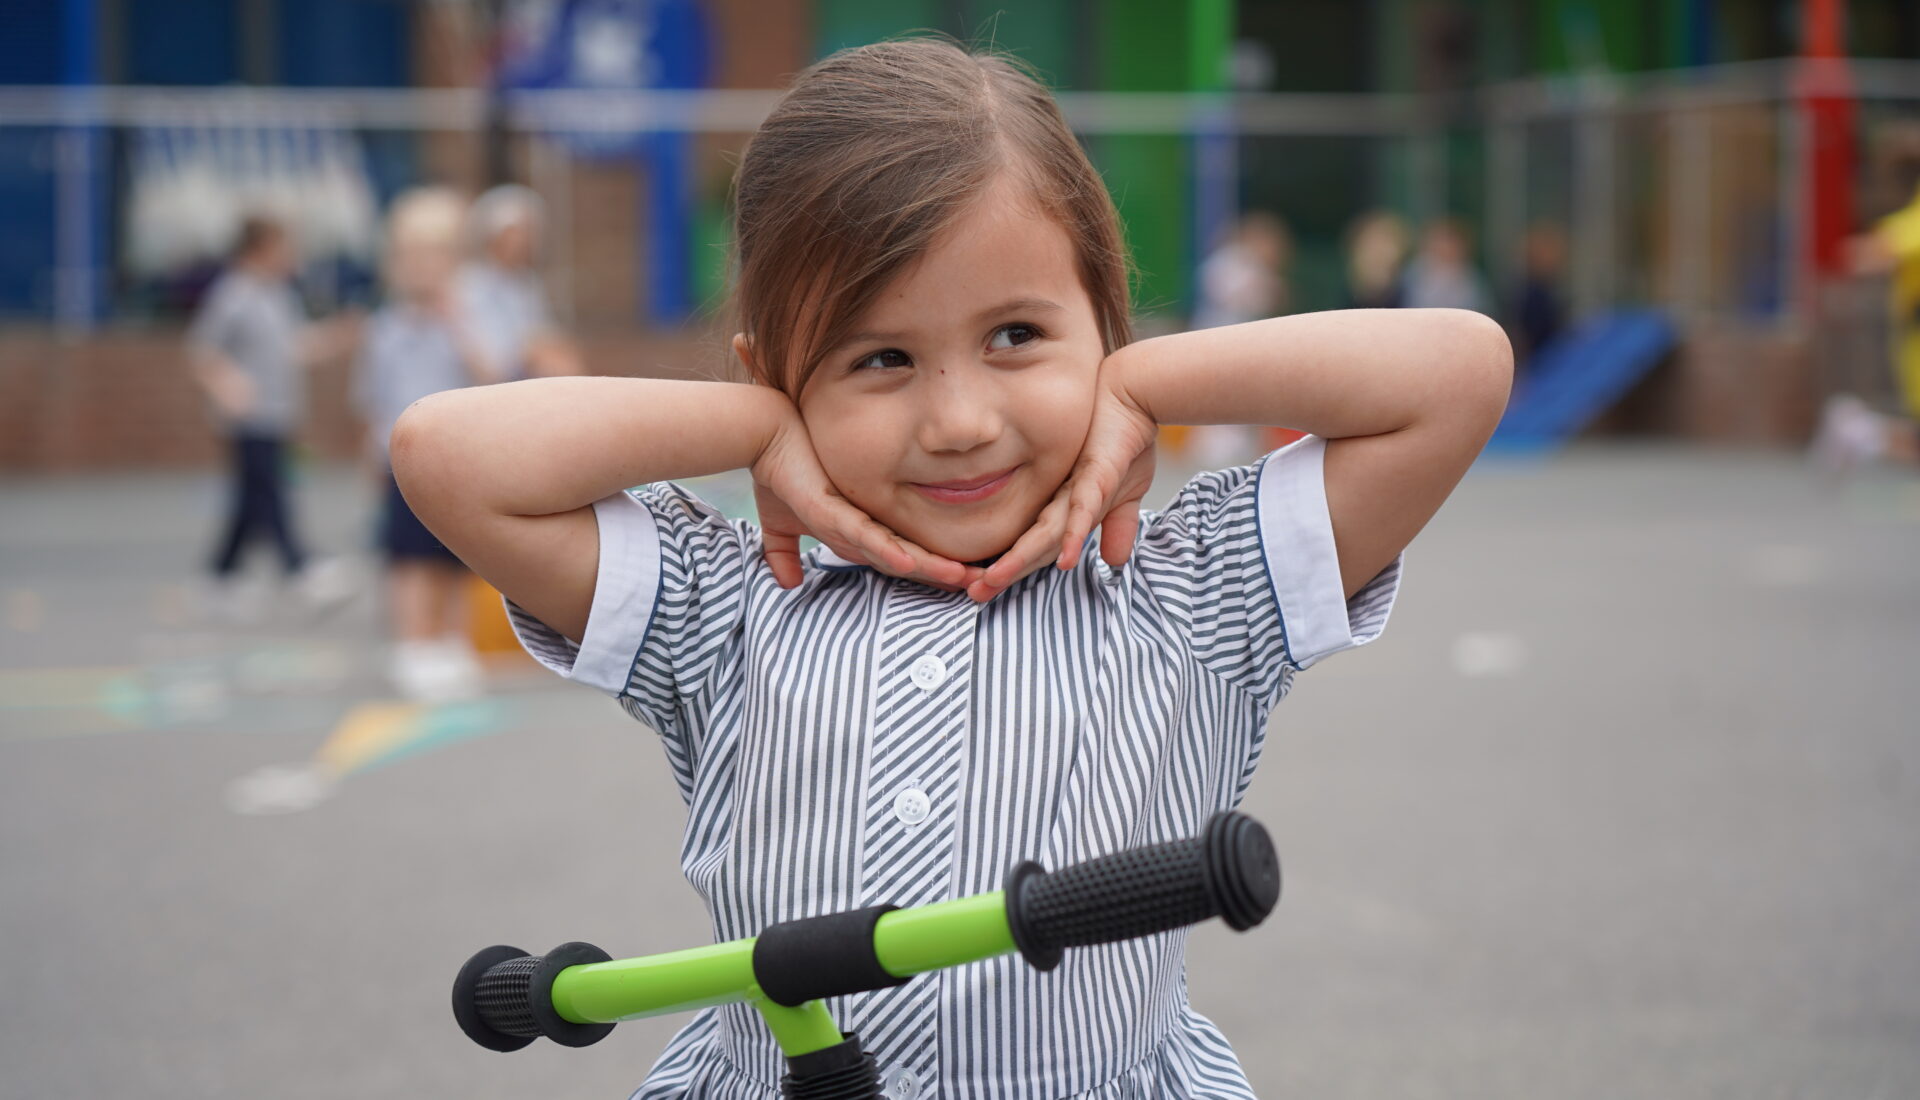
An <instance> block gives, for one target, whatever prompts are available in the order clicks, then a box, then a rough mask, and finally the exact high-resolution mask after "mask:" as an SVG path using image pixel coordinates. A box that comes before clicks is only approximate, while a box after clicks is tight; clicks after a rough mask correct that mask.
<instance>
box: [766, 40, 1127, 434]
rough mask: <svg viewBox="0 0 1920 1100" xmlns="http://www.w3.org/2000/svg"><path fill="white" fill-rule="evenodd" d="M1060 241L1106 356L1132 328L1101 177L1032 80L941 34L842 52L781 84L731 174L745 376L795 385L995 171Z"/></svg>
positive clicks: (1118, 243) (1014, 65) (1121, 254)
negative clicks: (747, 346) (1074, 257)
mask: <svg viewBox="0 0 1920 1100" xmlns="http://www.w3.org/2000/svg"><path fill="white" fill-rule="evenodd" d="M1007 170H1012V171H1017V172H1019V173H1020V175H1021V182H1022V183H1023V184H1025V185H1026V187H1027V191H1028V194H1029V196H1030V199H1031V201H1033V202H1034V203H1035V204H1036V205H1037V206H1038V207H1039V208H1040V210H1041V211H1042V212H1043V213H1045V214H1047V215H1048V216H1051V217H1053V218H1055V219H1057V220H1058V222H1059V224H1060V226H1061V227H1062V228H1063V229H1065V230H1066V231H1067V233H1068V235H1069V236H1070V237H1072V239H1073V241H1074V247H1075V250H1076V252H1077V254H1078V264H1079V269H1080V279H1081V282H1082V284H1083V285H1084V286H1085V288H1086V291H1087V295H1088V297H1089V298H1091V299H1092V300H1093V308H1094V313H1095V315H1096V317H1097V319H1098V321H1099V324H1100V334H1101V339H1102V341H1103V342H1104V344H1105V347H1106V350H1107V351H1112V350H1113V349H1114V348H1117V347H1119V346H1121V345H1122V344H1125V343H1127V342H1128V341H1129V340H1130V339H1132V321H1131V317H1130V313H1129V309H1128V287H1127V276H1128V264H1127V255H1126V247H1125V245H1124V244H1123V242H1122V240H1121V236H1120V220H1119V217H1118V216H1117V215H1116V214H1115V212H1114V207H1113V200H1112V199H1111V198H1110V197H1109V196H1108V195H1107V189H1106V186H1105V185H1104V184H1103V183H1102V182H1101V180H1100V176H1099V174H1098V173H1097V172H1095V171H1094V169H1093V165H1092V164H1090V163H1089V162H1088V161H1087V156H1086V153H1085V152H1084V151H1083V150H1082V149H1081V148H1080V144H1079V142H1077V141H1075V140H1074V137H1073V133H1072V132H1071V131H1070V130H1068V129H1067V124H1066V120H1065V119H1063V118H1062V117H1061V115H1060V108H1059V107H1058V105H1056V104H1055V103H1054V101H1053V97H1052V96H1051V95H1049V94H1048V92H1047V90H1046V88H1044V87H1043V86H1042V85H1041V84H1040V82H1039V81H1038V80H1037V79H1035V78H1034V76H1033V75H1032V74H1030V73H1029V72H1028V71H1027V70H1026V69H1024V68H1022V67H1021V65H1020V64H1019V63H1018V62H1016V61H1014V60H1013V59H1011V58H1008V57H1005V56H1002V55H1000V54H996V53H973V52H969V51H967V50H965V49H962V48H961V47H960V46H959V45H958V44H957V43H955V42H953V41H951V40H943V39H931V38H911V39H901V40H896V41H891V42H881V43H878V44H875V45H871V46H861V47H858V48H856V49H850V50H842V51H840V52H839V53H836V54H834V55H832V56H831V57H828V58H826V59H825V60H823V61H820V62H817V63H816V64H814V65H813V66H812V67H811V68H808V69H807V70H806V71H805V72H803V73H801V74H800V76H799V78H798V79H796V80H795V81H794V85H793V87H792V89H791V90H789V91H788V92H787V94H786V96H785V97H784V98H782V99H781V101H780V103H779V104H778V105H777V106H776V107H775V108H774V109H773V113H772V114H770V115H769V116H768V117H767V120H766V121H765V122H764V123H762V124H761V126H760V129H759V130H758V131H757V132H755V133H754V135H753V139H752V140H751V141H750V142H748V144H747V149H746V152H745V154H744V155H743V156H742V158H741V163H740V170H739V173H738V174H737V176H736V177H735V180H734V217H735V241H736V244H735V250H734V263H735V276H736V282H735V301H736V303H737V307H736V308H737V316H738V321H739V326H740V331H742V332H744V333H746V334H747V338H748V339H749V340H750V341H751V342H752V347H753V356H752V369H753V374H754V378H755V380H756V381H759V382H762V383H765V384H767V385H770V386H774V387H777V388H779V389H781V390H784V391H785V392H787V393H788V394H789V395H793V396H798V394H799V393H800V391H801V389H802V388H803V387H804V386H805V385H806V383H807V379H808V378H809V377H811V375H812V373H813V370H814V368H815V367H817V366H818V364H819V359H820V356H821V355H822V354H823V353H824V352H825V351H826V349H828V348H831V347H833V346H834V345H836V344H838V343H839V342H840V341H841V340H842V339H843V338H844V337H845V335H846V333H847V332H848V330H849V329H850V328H851V327H852V325H853V324H854V322H855V320H856V319H857V318H858V317H859V315H860V313H861V312H862V311H863V310H864V309H865V308H866V307H867V305H868V304H869V303H871V302H872V301H873V299H874V297H875V296H876V295H878V294H879V292H880V291H881V290H882V289H883V288H885V287H886V285H887V283H888V282H890V281H891V280H892V279H893V278H894V277H895V276H896V275H898V274H899V273H900V272H901V271H902V270H903V269H904V268H905V267H906V266H907V265H909V264H911V263H912V262H913V261H914V260H915V259H917V258H918V257H919V256H920V255H921V253H923V252H924V251H925V250H926V248H927V246H928V245H929V244H930V243H931V242H932V241H933V239H934V237H935V236H936V235H937V234H938V233H939V232H940V230H941V229H942V228H944V227H945V226H946V225H947V224H948V223H949V222H950V221H951V220H952V219H953V217H954V216H955V215H956V214H958V213H959V212H960V211H961V210H963V209H965V207H966V205H967V203H969V202H970V201H972V200H973V199H974V198H975V197H976V196H978V195H979V194H980V193H981V192H982V191H984V190H985V189H986V187H987V186H988V184H990V183H991V182H992V181H993V180H994V178H995V177H996V176H997V175H998V173H1000V172H1001V171H1007Z"/></svg>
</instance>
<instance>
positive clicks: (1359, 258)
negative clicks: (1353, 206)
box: [1347, 210, 1407, 309]
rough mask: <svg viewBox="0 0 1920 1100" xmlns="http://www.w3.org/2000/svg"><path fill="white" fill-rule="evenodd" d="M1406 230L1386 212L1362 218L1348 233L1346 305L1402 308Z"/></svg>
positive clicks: (1377, 212)
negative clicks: (1401, 278) (1402, 267)
mask: <svg viewBox="0 0 1920 1100" xmlns="http://www.w3.org/2000/svg"><path fill="white" fill-rule="evenodd" d="M1406 259H1407V226H1406V223H1405V222H1402V221H1401V220H1400V218H1399V216H1398V215H1395V214H1393V213H1391V212H1389V211H1386V210H1375V211H1373V212H1371V213H1368V214H1362V215H1360V217H1359V218H1358V219H1356V220H1355V221H1354V223H1353V227H1352V228H1351V229H1349V230H1348V231H1347V305H1348V306H1350V307H1351V308H1353V309H1392V308H1394V307H1395V306H1398V305H1399V304H1400V267H1401V265H1402V264H1404V263H1406Z"/></svg>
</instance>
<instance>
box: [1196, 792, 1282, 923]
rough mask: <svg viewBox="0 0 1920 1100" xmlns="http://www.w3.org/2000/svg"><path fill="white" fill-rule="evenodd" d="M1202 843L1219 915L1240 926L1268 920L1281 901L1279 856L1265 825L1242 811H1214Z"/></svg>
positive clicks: (1209, 882) (1210, 884)
mask: <svg viewBox="0 0 1920 1100" xmlns="http://www.w3.org/2000/svg"><path fill="white" fill-rule="evenodd" d="M1204 845H1205V850H1206V860H1207V883H1208V886H1209V888H1210V889H1211V890H1212V892H1213V896H1214V900H1215V901H1217V902H1218V903H1219V906H1220V919H1221V920H1224V921H1226V922H1227V926H1228V927H1229V928H1232V929H1233V930H1234V931H1236V932H1245V931H1246V930H1247V929H1249V928H1252V927H1253V926H1254V925H1256V924H1259V923H1260V922H1261V921H1263V920H1266V919H1267V914H1269V913H1271V912H1273V907H1274V906H1275V905H1276V904H1278V902H1279V901H1280V857H1279V855H1278V854H1277V853H1276V852H1275V851H1274V850H1273V838H1272V837H1270V836H1268V835H1267V830H1266V827H1265V826H1263V825H1261V824H1260V823H1259V822H1258V821H1255V820H1254V819H1253V818H1251V817H1248V816H1247V815H1246V814H1243V813H1223V814H1215V815H1214V817H1213V820H1211V821H1209V822H1207V831H1206V837H1205V841H1204Z"/></svg>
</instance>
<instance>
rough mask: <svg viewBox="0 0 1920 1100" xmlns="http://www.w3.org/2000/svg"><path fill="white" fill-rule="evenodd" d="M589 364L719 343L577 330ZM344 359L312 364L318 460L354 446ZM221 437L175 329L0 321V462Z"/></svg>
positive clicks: (106, 458)
mask: <svg viewBox="0 0 1920 1100" xmlns="http://www.w3.org/2000/svg"><path fill="white" fill-rule="evenodd" d="M581 350H582V353H583V355H584V356H585V358H586V360H587V364H588V367H589V369H591V370H592V371H593V372H594V373H596V374H610V375H620V376H629V377H706V378H711V377H718V376H720V374H722V373H723V372H724V371H725V369H726V351H725V343H724V341H723V340H722V339H721V337H720V336H719V335H718V334H717V333H709V332H706V331H701V330H689V331H685V332H671V333H634V332H618V331H614V332H606V333H601V334H597V335H591V336H587V337H584V338H583V339H582V340H581ZM347 383H348V366H347V364H346V363H344V362H341V363H333V364H328V365H326V366H322V367H317V368H315V369H314V371H313V372H312V375H311V380H310V389H309V396H308V416H307V422H306V425H305V427H304V429H303V430H302V431H301V433H300V440H301V442H302V443H304V444H305V445H307V446H308V447H310V448H312V450H313V451H314V452H315V453H316V454H318V455H319V456H321V457H323V458H328V459H339V460H346V459H352V458H354V457H356V456H357V455H358V454H359V453H360V451H359V447H360V438H361V428H360V425H359V423H358V422H357V420H356V419H355V417H354V416H353V414H352V411H351V407H350V405H349V403H348V400H347ZM221 448H222V440H221V437H220V434H219V432H218V431H217V430H216V424H215V421H214V420H213V419H212V418H211V417H210V416H209V415H208V413H207V409H206V405H205V402H204V400H203V399H202V398H201V395H200V391H199V388H198V387H197V386H196V385H195V384H194V382H193V379H192V378H191V377H190V376H189V374H188V371H187V360H186V356H185V354H184V350H183V346H182V343H181V337H180V333H179V332H177V331H160V332H140V333H105V334H102V335H99V336H95V337H92V338H90V339H88V340H85V341H81V342H76V343H69V342H65V341H63V340H61V339H60V338H59V337H57V336H56V335H54V334H52V333H50V332H46V331H42V330H25V329H12V330H0V472H9V473H18V472H43V471H55V470H75V469H142V468H148V467H156V466H167V467H193V466H206V465H211V464H213V463H216V462H217V461H219V459H220V455H221Z"/></svg>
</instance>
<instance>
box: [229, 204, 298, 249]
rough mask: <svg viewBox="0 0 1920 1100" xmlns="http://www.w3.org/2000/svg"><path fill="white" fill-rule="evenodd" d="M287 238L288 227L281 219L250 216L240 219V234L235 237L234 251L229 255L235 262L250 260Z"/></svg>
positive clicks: (267, 216) (262, 215)
mask: <svg viewBox="0 0 1920 1100" xmlns="http://www.w3.org/2000/svg"><path fill="white" fill-rule="evenodd" d="M286 236H287V227H286V226H285V225H284V224H282V223H281V221H280V219H278V218H275V217H273V216H271V215H268V214H258V213H255V214H248V215H247V216H246V217H244V218H241V219H240V232H239V233H237V234H235V235H234V239H233V249H232V251H231V252H229V253H228V255H229V257H230V258H232V259H235V260H245V259H249V258H251V257H253V256H256V255H258V254H259V252H260V250H261V249H263V248H265V247H267V246H268V245H270V244H277V243H279V242H280V241H282V240H284V239H285V238H286Z"/></svg>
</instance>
